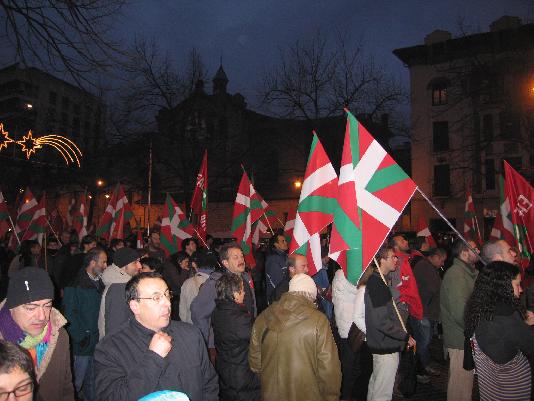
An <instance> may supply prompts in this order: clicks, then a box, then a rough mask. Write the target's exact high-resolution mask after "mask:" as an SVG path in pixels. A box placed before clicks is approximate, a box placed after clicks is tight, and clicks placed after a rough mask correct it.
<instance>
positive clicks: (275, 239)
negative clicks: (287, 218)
mask: <svg viewBox="0 0 534 401" xmlns="http://www.w3.org/2000/svg"><path fill="white" fill-rule="evenodd" d="M283 236H284V234H283V233H282V234H280V233H278V232H276V233H274V235H272V236H271V238H269V248H271V249H274V244H276V243H277V242H278V237H283Z"/></svg>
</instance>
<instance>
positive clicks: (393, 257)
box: [386, 255, 399, 259]
mask: <svg viewBox="0 0 534 401" xmlns="http://www.w3.org/2000/svg"><path fill="white" fill-rule="evenodd" d="M398 258H399V257H398V256H397V255H391V256H388V257H387V258H386V259H398Z"/></svg>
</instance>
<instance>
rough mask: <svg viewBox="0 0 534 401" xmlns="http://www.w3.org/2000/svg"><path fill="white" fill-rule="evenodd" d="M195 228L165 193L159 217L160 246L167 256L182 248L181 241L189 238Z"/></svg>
mask: <svg viewBox="0 0 534 401" xmlns="http://www.w3.org/2000/svg"><path fill="white" fill-rule="evenodd" d="M194 234H195V229H194V227H193V225H192V224H191V222H190V221H189V220H187V218H186V216H185V213H184V212H183V211H182V209H180V207H179V206H178V204H177V203H176V202H175V201H174V199H173V198H172V197H171V196H170V195H169V194H167V198H166V199H165V205H164V207H163V217H162V219H161V230H160V237H161V246H162V248H163V251H164V252H165V254H166V255H167V256H169V255H172V254H173V253H176V252H178V251H180V250H181V249H182V241H183V240H184V239H186V238H191V237H192V236H193V235H194Z"/></svg>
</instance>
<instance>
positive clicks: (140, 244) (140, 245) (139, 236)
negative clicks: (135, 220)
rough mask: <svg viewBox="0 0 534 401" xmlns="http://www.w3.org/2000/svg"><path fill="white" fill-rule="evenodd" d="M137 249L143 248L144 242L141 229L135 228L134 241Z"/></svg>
mask: <svg viewBox="0 0 534 401" xmlns="http://www.w3.org/2000/svg"><path fill="white" fill-rule="evenodd" d="M135 245H136V248H137V249H143V248H144V247H145V242H144V241H143V230H141V229H139V228H138V229H137V241H136V243H135Z"/></svg>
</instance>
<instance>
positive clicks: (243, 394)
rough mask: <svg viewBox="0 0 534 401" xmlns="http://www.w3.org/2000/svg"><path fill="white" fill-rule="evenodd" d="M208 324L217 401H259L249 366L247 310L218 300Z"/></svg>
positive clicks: (257, 387)
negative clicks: (213, 350) (212, 341)
mask: <svg viewBox="0 0 534 401" xmlns="http://www.w3.org/2000/svg"><path fill="white" fill-rule="evenodd" d="M211 322H212V325H213V333H214V336H215V348H216V349H217V360H216V368H217V372H218V373H219V389H220V394H219V395H220V400H221V401H241V400H243V401H245V400H246V401H254V400H260V399H261V391H260V381H259V379H258V377H257V376H256V375H255V374H254V373H253V372H252V371H251V370H250V367H249V364H248V345H249V342H250V332H251V330H252V317H251V315H250V314H249V313H248V311H247V308H246V307H245V306H244V305H239V304H236V303H235V302H232V301H222V300H217V301H216V307H215V310H214V311H213V314H212V317H211Z"/></svg>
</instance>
